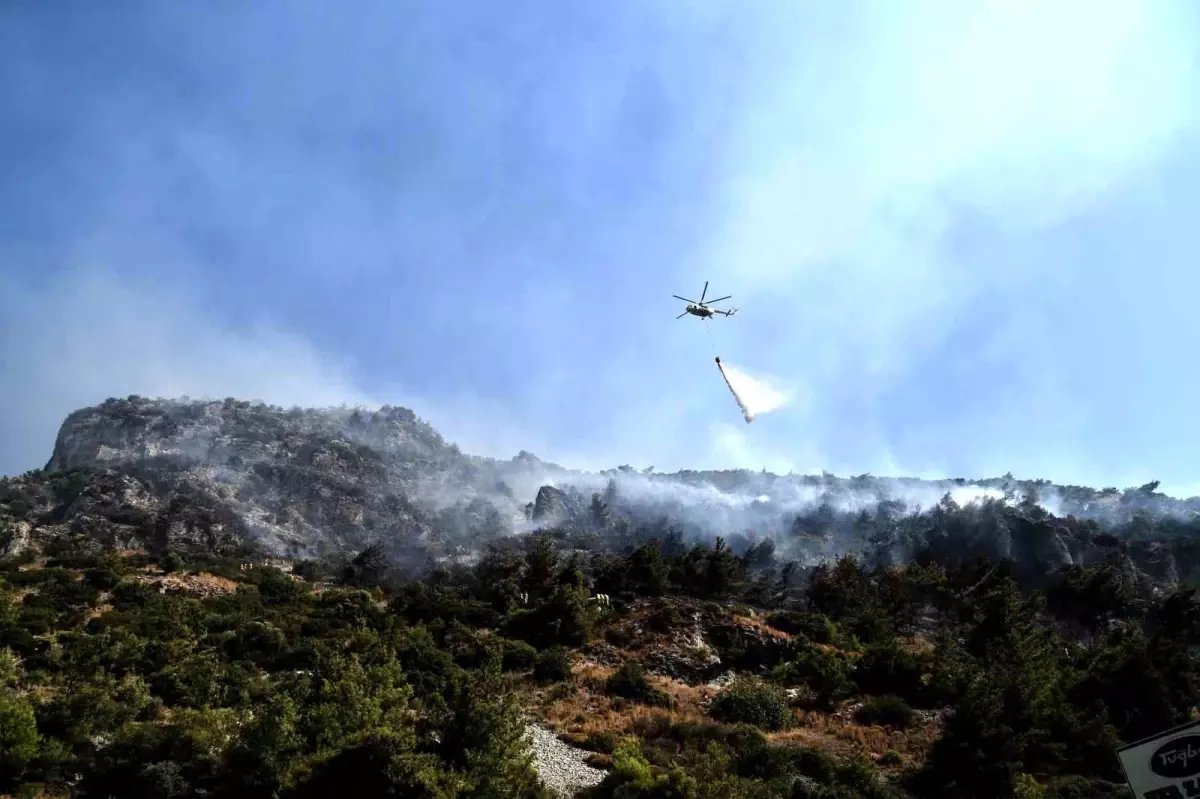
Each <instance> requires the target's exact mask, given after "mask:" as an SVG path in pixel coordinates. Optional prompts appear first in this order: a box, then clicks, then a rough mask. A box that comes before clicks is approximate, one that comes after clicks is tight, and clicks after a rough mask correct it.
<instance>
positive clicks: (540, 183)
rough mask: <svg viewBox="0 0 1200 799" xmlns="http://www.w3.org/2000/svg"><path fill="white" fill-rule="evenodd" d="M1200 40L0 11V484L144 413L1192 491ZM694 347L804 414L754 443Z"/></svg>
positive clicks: (646, 454) (1009, 26)
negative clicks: (65, 432) (705, 293)
mask: <svg viewBox="0 0 1200 799" xmlns="http://www.w3.org/2000/svg"><path fill="white" fill-rule="evenodd" d="M1198 15H1200V12H1198V11H1197V10H1196V6H1195V5H1194V4H1192V3H1189V2H1187V1H1186V0H1180V2H1176V3H1172V2H1133V1H1132V0H1131V1H1130V2H1124V1H1123V0H1112V1H1111V2H1106V3H1101V4H1096V3H1091V2H1051V0H1041V1H1040V2H1032V0H1029V1H1025V0H1016V1H1014V2H1010V3H996V2H977V3H973V2H963V1H962V0H945V2H941V1H940V0H920V2H913V3H895V2H891V0H877V1H876V2H841V3H827V2H817V1H816V0H814V1H813V2H807V3H802V2H790V1H789V2H783V1H782V0H781V2H764V3H756V4H752V5H751V6H749V7H747V6H746V5H745V4H734V3H731V2H730V3H726V2H717V0H713V2H708V3H695V2H684V1H683V0H656V1H654V2H637V3H634V2H627V3H609V4H596V3H585V2H567V1H565V0H563V1H560V2H553V3H548V2H543V3H536V4H535V3H531V2H508V3H491V2H462V3H452V4H446V3H432V2H409V3H394V2H382V1H381V2H348V3H340V4H337V5H336V7H335V6H332V5H330V4H328V3H317V2H308V1H307V0H289V2H258V3H253V4H248V3H236V2H213V3H206V4H203V7H201V6H200V5H196V6H189V5H188V4H179V3H151V2H144V3H137V2H124V3H108V4H104V6H103V8H101V7H100V6H98V5H97V4H95V3H87V2H67V1H66V0H63V2H57V3H53V4H51V3H39V2H33V1H32V0H30V1H29V2H20V1H18V2H10V3H6V4H4V6H3V10H0V74H3V75H4V76H5V79H4V80H3V81H0V176H3V179H2V180H0V347H2V349H0V353H2V358H0V388H2V389H3V391H2V392H0V403H3V407H0V441H2V442H3V445H2V446H0V472H8V473H11V472H17V471H20V470H22V469H25V468H29V467H33V466H39V465H41V464H43V463H44V462H45V460H46V459H47V458H48V456H49V452H50V449H51V446H52V444H53V438H54V434H55V432H56V430H57V427H58V424H59V422H60V421H61V419H62V417H63V416H64V415H65V414H66V413H68V412H69V411H70V410H72V409H74V408H77V407H80V406H83V405H89V404H93V403H96V402H99V401H102V400H103V399H105V398H106V397H109V396H124V395H127V394H130V393H138V394H143V395H150V396H158V395H166V396H178V395H189V396H193V397H200V396H214V397H224V396H227V395H235V396H239V397H243V398H247V399H262V400H265V401H268V402H275V403H280V404H287V405H290V404H301V405H324V404H338V403H342V402H346V403H391V404H401V405H408V406H411V407H413V408H414V409H415V410H416V411H417V412H418V413H419V414H421V415H422V416H424V417H426V418H427V419H429V420H430V421H432V422H433V423H434V424H435V425H437V426H438V427H439V429H441V430H442V431H443V433H444V434H445V435H447V437H449V438H451V439H453V440H455V441H457V442H458V443H460V445H461V446H463V447H464V448H465V449H468V450H471V451H475V452H479V453H481V454H490V455H499V456H504V457H507V456H510V455H512V454H515V453H516V452H517V451H518V450H520V449H528V450H531V451H533V452H536V453H538V454H539V455H542V456H543V457H546V458H549V459H553V460H557V461H559V462H562V463H566V464H572V465H580V466H584V467H591V468H601V467H607V466H612V465H616V464H618V463H630V464H633V465H635V466H639V467H644V466H650V465H654V466H655V467H656V468H657V469H659V470H668V469H674V468H687V467H693V468H712V467H716V468H722V467H750V468H760V467H762V466H764V465H765V466H767V467H768V468H772V469H774V470H777V471H787V470H788V469H795V470H797V471H812V470H820V469H828V470H830V471H834V472H836V473H840V474H847V473H854V474H857V473H862V472H872V473H875V474H917V475H923V476H942V475H949V476H964V477H976V476H990V475H996V474H1001V473H1003V472H1006V471H1012V472H1013V473H1015V474H1018V475H1021V476H1029V477H1047V478H1051V479H1055V480H1058V481H1065V482H1077V483H1087V484H1095V485H1110V484H1114V485H1120V486H1125V485H1131V484H1137V483H1140V482H1145V481H1146V480H1149V479H1153V478H1159V479H1162V480H1163V481H1164V488H1167V489H1170V490H1171V491H1172V492H1173V493H1183V494H1188V493H1200V473H1198V470H1197V466H1196V461H1195V453H1196V452H1197V451H1198V449H1200V421H1198V420H1197V414H1196V411H1195V408H1196V405H1197V402H1196V397H1197V396H1198V394H1200V368H1198V367H1197V366H1196V356H1195V353H1196V350H1197V343H1198V342H1200V314H1197V313H1196V306H1197V299H1196V298H1197V296H1198V289H1200V271H1197V268H1196V257H1195V251H1196V238H1197V220H1198V219H1200V203H1198V202H1197V200H1198V197H1200V124H1198V123H1200V117H1198V115H1197V110H1198V104H1200V91H1198V89H1200V85H1198V81H1197V79H1198V78H1200V59H1198V56H1200V19H1198ZM706 279H707V280H711V281H712V284H711V290H712V291H715V292H718V293H719V294H733V295H734V299H733V301H732V302H731V303H730V304H731V305H734V306H736V307H739V308H740V313H739V315H738V316H736V317H734V318H733V319H728V320H725V319H721V320H717V321H716V322H714V323H713V324H712V326H711V338H710V336H709V333H707V332H706V331H705V329H704V326H703V323H701V322H700V321H698V320H695V319H691V318H687V319H683V320H679V321H676V320H675V319H674V317H675V315H676V314H677V313H679V311H680V310H681V309H680V308H679V307H678V303H676V302H675V301H674V300H672V299H671V296H670V295H671V294H674V293H679V294H683V295H685V296H694V295H695V294H696V293H698V292H699V290H700V288H701V286H702V285H703V283H704V281H705V280H706ZM714 351H715V352H719V354H720V355H721V356H722V358H723V360H725V361H727V362H729V363H731V364H734V365H737V366H738V367H740V368H742V369H744V370H746V371H748V372H749V373H751V374H754V375H757V376H760V377H763V378H764V379H767V380H769V381H770V382H772V384H774V385H776V386H779V387H781V388H782V389H783V390H785V391H786V392H787V393H788V395H789V396H790V397H791V399H792V401H791V403H790V404H789V405H788V406H787V407H785V408H783V409H781V410H779V411H776V412H775V413H773V414H768V415H764V416H762V417H760V418H759V419H758V420H756V421H755V422H754V423H753V424H751V425H746V424H745V423H744V422H743V421H742V420H741V417H740V415H739V413H738V410H737V408H736V407H735V405H734V404H733V402H732V398H731V397H730V396H729V394H728V392H727V390H726V388H725V386H724V385H723V384H722V383H721V381H720V376H719V375H718V373H717V371H716V369H715V366H714V364H713V362H712V356H713V354H714Z"/></svg>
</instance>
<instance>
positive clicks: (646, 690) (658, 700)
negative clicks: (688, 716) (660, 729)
mask: <svg viewBox="0 0 1200 799" xmlns="http://www.w3.org/2000/svg"><path fill="white" fill-rule="evenodd" d="M604 692H605V693H606V694H608V695H609V696H619V697H621V698H622V699H628V700H629V701H631V702H639V703H641V704H643V705H652V706H654V707H670V706H671V697H669V696H667V695H666V694H665V693H663V692H662V691H660V690H659V689H657V688H655V687H654V686H653V685H651V684H650V683H649V682H647V681H646V674H645V672H644V671H642V667H641V666H640V665H638V664H637V663H635V662H633V661H630V662H628V663H626V664H625V665H623V666H621V668H619V669H617V670H616V671H615V672H614V673H613V675H612V676H611V677H609V678H608V680H607V681H606V682H605V683H604Z"/></svg>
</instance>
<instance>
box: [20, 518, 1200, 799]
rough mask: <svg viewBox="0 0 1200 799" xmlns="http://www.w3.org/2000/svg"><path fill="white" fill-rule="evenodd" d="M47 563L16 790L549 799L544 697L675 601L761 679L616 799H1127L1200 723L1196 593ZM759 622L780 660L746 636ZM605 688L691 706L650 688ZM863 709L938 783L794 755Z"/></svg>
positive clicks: (538, 552) (643, 749)
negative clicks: (934, 725) (529, 691)
mask: <svg viewBox="0 0 1200 799" xmlns="http://www.w3.org/2000/svg"><path fill="white" fill-rule="evenodd" d="M50 554H51V557H50V558H49V559H48V560H46V561H45V562H42V563H37V564H33V565H31V564H30V563H28V562H22V560H24V561H28V560H29V558H25V559H18V558H10V559H8V560H6V561H0V793H4V792H6V791H9V792H17V793H19V794H24V795H36V793H37V792H38V791H45V792H46V793H50V794H53V795H72V796H87V797H91V796H100V797H107V796H110V795H112V796H123V797H125V796H128V797H173V796H184V795H193V794H194V793H195V792H197V791H201V790H202V791H204V792H205V793H206V795H208V796H214V797H216V796H247V795H255V796H271V795H276V796H286V797H304V796H325V795H329V794H331V793H333V792H334V791H335V790H336V791H337V792H338V793H342V794H347V795H363V796H375V795H381V796H383V795H386V796H405V797H452V796H477V797H538V796H545V795H546V794H545V792H544V789H542V788H541V787H540V785H539V783H538V782H537V780H536V777H535V774H534V772H533V771H532V769H531V765H530V758H529V755H528V752H527V750H526V747H525V745H524V744H523V743H522V735H523V731H524V726H525V720H524V718H523V716H522V710H521V706H520V699H519V691H520V690H523V688H522V686H530V685H534V686H536V685H551V686H553V685H554V684H555V683H558V684H559V685H566V683H562V682H561V681H563V680H569V679H570V678H571V662H570V659H569V658H568V657H567V654H568V650H569V649H575V648H579V647H582V646H585V645H587V644H588V643H589V642H592V641H595V640H597V638H598V637H600V636H602V635H603V634H604V633H603V631H604V630H605V629H610V628H612V625H613V624H614V623H615V622H617V621H619V620H620V619H621V618H622V617H623V616H624V615H627V614H628V613H629V612H630V608H631V607H632V606H633V604H634V603H635V602H638V601H642V599H640V598H654V599H653V601H654V602H656V603H658V604H657V605H656V606H657V607H659V608H660V610H659V611H658V612H657V615H656V616H655V617H654V618H652V619H651V620H650V622H649V625H650V627H651V628H653V627H655V626H656V625H657V626H658V627H660V628H661V629H670V628H671V627H672V626H674V625H676V624H677V623H678V616H677V611H676V610H674V606H673V605H672V604H671V603H672V602H673V601H676V600H678V601H685V600H686V601H694V602H700V603H707V604H704V605H703V607H704V608H706V609H707V610H706V614H707V617H706V622H705V623H706V624H707V626H708V629H709V630H710V631H711V636H710V637H711V638H712V640H714V641H715V642H716V644H715V645H716V646H717V648H718V649H719V651H720V654H721V660H722V661H723V662H724V663H725V664H726V667H727V666H728V665H731V664H732V665H736V667H737V668H738V669H739V670H742V671H743V672H745V673H747V675H749V676H743V677H742V678H740V679H739V680H737V681H735V682H734V683H733V684H732V685H730V686H729V687H728V688H726V689H725V690H724V691H723V692H722V693H721V694H720V695H718V696H717V698H716V699H715V700H714V701H713V702H712V704H711V706H710V707H709V713H710V716H711V720H710V723H707V724H702V725H691V726H686V725H675V726H670V725H668V727H667V728H663V729H658V730H657V731H655V732H654V734H653V736H651V735H650V734H649V733H647V734H646V735H645V736H643V740H641V741H639V740H637V739H635V738H623V737H622V738H619V739H616V740H612V739H610V740H608V741H598V742H597V743H598V745H597V746H595V747H594V748H596V749H598V750H601V751H605V752H607V753H609V754H610V755H611V771H610V774H609V777H608V778H607V779H606V781H605V782H604V783H603V784H602V785H601V786H599V787H598V788H596V789H595V790H594V795H595V796H596V797H609V796H611V797H622V798H624V799H627V798H629V797H667V796H679V797H696V798H697V799H699V798H700V797H735V796H747V797H802V796H803V797H856V796H867V797H903V796H928V797H951V796H956V797H957V796H974V797H979V798H980V799H989V798H990V797H1009V796H1021V797H1032V796H1042V797H1064V798H1065V797H1085V796H1088V797H1096V796H1099V797H1104V796H1114V797H1115V796H1122V795H1125V789H1124V788H1123V787H1122V786H1121V774H1120V770H1119V767H1118V764H1117V760H1116V758H1115V755H1114V751H1113V750H1114V748H1115V747H1117V746H1118V745H1119V744H1120V743H1121V742H1122V741H1130V740H1134V739H1137V738H1140V737H1143V736H1145V735H1148V734H1152V733H1155V732H1157V731H1160V730H1162V729H1164V728H1167V727H1169V726H1172V725H1174V724H1177V723H1180V722H1183V721H1185V720H1187V719H1189V718H1191V717H1192V715H1193V714H1194V713H1195V707H1194V705H1195V704H1196V701H1197V693H1196V688H1197V683H1196V680H1197V662H1196V657H1195V655H1194V654H1193V653H1192V647H1194V646H1196V645H1197V644H1200V607H1198V606H1197V604H1196V602H1195V600H1194V598H1193V596H1192V594H1191V593H1190V592H1186V591H1177V592H1173V593H1169V594H1167V595H1163V596H1158V597H1154V596H1149V595H1147V594H1145V593H1144V592H1142V591H1141V590H1140V588H1139V586H1138V585H1136V584H1133V583H1131V581H1130V580H1129V579H1128V577H1127V576H1126V575H1123V574H1122V573H1121V572H1120V570H1118V569H1117V568H1115V567H1113V566H1108V565H1101V566H1091V567H1078V566H1075V567H1070V568H1068V569H1065V570H1063V571H1061V572H1059V573H1058V574H1057V575H1056V576H1055V578H1054V579H1053V580H1052V581H1051V582H1050V584H1049V585H1045V586H1041V587H1039V588H1036V589H1033V588H1031V587H1029V586H1027V585H1023V584H1022V583H1021V581H1020V580H1019V579H1018V578H1019V577H1020V575H1019V574H1017V573H1014V572H1013V571H1012V569H1011V568H1010V565H1009V564H1007V563H1006V562H1004V561H992V562H983V561H978V562H953V561H944V562H938V561H936V560H934V559H932V558H929V557H922V558H918V559H917V560H916V561H915V562H914V563H912V564H910V565H909V566H907V567H905V568H895V567H883V566H876V567H873V568H870V569H868V568H866V567H865V566H863V565H861V564H860V563H859V562H858V561H857V560H855V559H854V558H853V557H845V558H842V559H841V560H838V561H837V562H836V563H831V564H828V565H826V566H821V567H818V568H816V569H815V570H811V571H810V572H808V573H806V574H801V570H800V569H797V568H796V567H795V565H794V564H781V563H779V562H778V561H777V560H776V559H775V558H774V557H773V555H772V554H771V552H770V551H769V546H767V545H763V546H760V547H753V548H751V549H750V550H748V551H746V552H744V553H743V554H742V555H735V554H734V553H733V552H732V551H731V550H730V549H729V548H728V547H727V546H726V545H725V544H724V542H722V541H720V540H718V541H717V542H716V543H715V545H712V546H695V547H691V548H686V547H682V548H681V547H679V546H678V542H677V541H675V542H671V541H667V542H641V543H638V544H637V545H636V546H633V547H631V549H630V550H629V551H627V552H626V553H625V554H622V555H600V554H595V555H590V556H587V557H586V558H585V557H582V556H580V555H578V554H577V555H574V556H570V557H568V556H566V555H564V554H562V553H559V552H558V551H556V542H555V538H554V536H553V535H540V536H536V537H532V538H529V539H526V546H525V548H524V549H523V550H514V549H511V548H509V549H505V550H500V549H495V550H493V552H492V553H491V554H490V555H489V556H487V557H485V558H483V559H482V560H481V561H480V562H479V563H478V564H476V565H475V566H473V567H471V568H465V567H464V568H457V569H453V570H445V569H439V570H435V571H434V572H433V573H432V574H430V575H429V576H428V577H427V578H426V579H424V580H421V581H411V582H406V583H401V584H389V583H388V580H387V568H386V564H385V563H384V562H383V561H382V559H381V557H380V553H379V551H378V550H368V551H365V552H363V553H362V554H360V555H359V556H358V557H357V558H355V559H353V560H352V561H351V562H349V563H346V564H345V565H343V566H339V567H338V568H337V569H336V570H334V569H331V568H330V566H329V565H328V564H314V563H305V564H299V565H298V567H297V569H296V571H297V572H298V573H299V574H303V575H305V576H306V577H307V578H309V579H308V580H305V581H301V580H298V579H294V578H293V577H292V576H290V575H287V574H284V573H282V572H280V571H278V570H276V569H274V568H255V569H251V570H248V571H243V570H241V569H239V568H238V566H237V564H236V562H224V561H218V560H209V561H208V562H202V561H199V560H193V561H191V562H185V561H184V560H181V559H180V558H179V557H178V555H175V554H170V555H167V556H164V557H162V558H158V559H157V561H155V559H152V558H150V557H149V556H146V555H133V556H129V555H121V554H118V553H117V552H115V551H105V552H100V553H96V552H94V551H92V550H89V549H87V548H86V547H85V548H82V549H73V547H72V545H71V544H69V543H63V544H62V545H61V546H60V547H59V548H58V550H57V551H53V552H51V553H50ZM200 570H203V571H204V572H206V573H207V574H211V575H218V576H219V577H212V578H208V579H210V581H213V582H217V581H219V579H225V580H228V581H230V582H227V583H225V584H224V585H225V586H226V589H225V590H221V591H215V590H214V591H212V592H209V593H210V594H211V595H209V596H206V597H204V596H195V595H193V594H189V593H187V592H183V591H170V590H163V591H161V592H160V590H158V589H156V588H154V587H152V585H151V584H150V583H149V582H148V581H149V580H151V579H152V576H153V575H161V573H162V572H170V573H172V574H175V575H186V574H187V573H189V572H192V573H194V572H197V571H200ZM159 579H161V577H160V578H159ZM314 581H316V582H314ZM593 592H604V593H606V594H609V595H611V596H612V597H613V598H614V600H615V605H614V607H613V608H611V609H607V608H603V607H601V606H599V605H598V604H597V603H594V602H590V601H589V598H590V597H591V595H592V593H593ZM745 604H753V605H755V606H756V607H758V608H759V609H760V610H759V616H760V617H763V618H765V620H766V623H767V624H769V625H770V626H771V627H772V628H774V629H777V630H780V631H782V632H783V633H785V634H786V637H785V638H782V639H779V640H782V641H784V642H785V643H783V644H778V641H776V643H777V644H778V645H776V646H774V647H767V646H759V645H756V644H755V642H754V641H753V640H750V641H747V640H746V639H745V638H744V637H739V636H738V635H734V634H729V633H728V629H729V628H728V625H725V626H723V624H725V621H724V620H727V618H728V616H729V615H730V614H731V613H732V612H733V610H732V609H733V608H737V607H739V606H742V605H745ZM672 614H676V615H675V616H673V615H672ZM723 630H725V631H726V632H724V633H723V632H722V631H723ZM772 640H775V639H772ZM914 644H915V645H914ZM755 674H756V675H757V676H754V675H755ZM604 689H605V690H606V691H607V692H608V693H609V695H611V696H614V697H621V700H620V701H628V702H632V703H635V704H643V705H647V706H649V707H657V708H666V707H669V706H670V705H671V702H672V700H671V698H670V697H669V696H668V695H667V694H665V693H664V692H663V691H662V690H661V689H659V688H656V687H655V686H654V685H651V684H650V683H649V682H648V681H647V675H646V673H645V672H644V671H643V670H642V669H641V667H640V666H638V665H636V664H631V665H628V666H625V667H623V668H620V669H618V670H617V671H616V672H614V673H613V674H612V675H611V676H610V678H609V679H608V681H607V683H606V685H605V686H604ZM845 707H854V708H855V710H854V714H855V716H856V717H857V718H858V720H859V721H861V722H862V723H864V724H878V725H884V726H887V727H889V728H897V729H902V728H905V727H907V726H908V725H911V724H913V723H915V720H917V719H918V718H932V717H935V716H937V715H938V714H939V713H941V716H942V717H945V719H946V721H945V723H944V726H943V727H942V728H941V732H940V735H939V737H938V738H937V740H936V742H935V743H934V744H933V745H932V748H931V749H930V750H929V751H928V753H927V757H924V758H922V759H921V761H920V762H915V761H914V762H898V761H899V760H900V758H899V755H898V754H897V753H895V752H888V753H875V754H876V762H872V759H871V758H870V757H868V753H867V752H862V753H861V754H858V755H852V756H849V757H844V756H834V755H832V754H830V753H828V752H824V751H819V750H816V749H811V748H805V747H803V746H797V745H795V744H794V743H793V742H792V739H788V738H787V737H786V736H787V734H788V730H789V729H790V728H794V727H797V725H801V724H802V721H801V720H800V719H801V714H802V712H803V711H804V710H805V709H808V710H812V711H813V712H817V711H833V710H834V709H837V708H845ZM947 709H949V710H950V711H952V712H948V713H947V712H946V710H947ZM881 754H882V756H880V755H881Z"/></svg>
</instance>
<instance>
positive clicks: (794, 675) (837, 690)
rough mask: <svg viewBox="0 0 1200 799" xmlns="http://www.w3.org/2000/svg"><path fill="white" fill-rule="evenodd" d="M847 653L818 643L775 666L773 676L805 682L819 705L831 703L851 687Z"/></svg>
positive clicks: (824, 705) (786, 680)
mask: <svg viewBox="0 0 1200 799" xmlns="http://www.w3.org/2000/svg"><path fill="white" fill-rule="evenodd" d="M848 674H849V664H848V663H847V662H846V657H845V656H844V655H841V654H840V653H837V652H830V651H827V650H824V649H820V648H818V647H809V648H807V649H805V650H803V651H801V652H800V654H799V655H797V656H796V659H795V660H793V661H791V662H790V663H785V664H784V665H782V666H780V667H779V668H777V669H775V671H774V673H773V676H774V679H776V680H778V681H780V682H782V683H783V684H784V685H789V686H791V685H804V686H807V687H808V688H809V689H810V690H811V691H812V693H813V695H814V696H815V698H816V701H817V704H818V705H820V706H822V707H831V706H832V705H833V704H834V703H835V702H837V701H838V700H839V699H842V698H843V697H845V696H847V695H848V694H849V692H850V689H851V684H850V679H849V677H848V676H847V675H848Z"/></svg>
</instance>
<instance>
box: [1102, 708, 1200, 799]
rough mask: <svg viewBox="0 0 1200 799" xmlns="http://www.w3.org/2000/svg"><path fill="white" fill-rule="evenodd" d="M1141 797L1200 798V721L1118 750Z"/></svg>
mask: <svg viewBox="0 0 1200 799" xmlns="http://www.w3.org/2000/svg"><path fill="white" fill-rule="evenodd" d="M1117 757H1119V758H1120V759H1121V768H1122V769H1124V770H1125V780H1126V781H1127V782H1128V783H1129V787H1130V789H1131V790H1132V791H1133V795H1134V796H1135V797H1137V799H1190V797H1200V721H1193V722H1191V723H1190V724H1184V725H1183V726H1181V727H1176V728H1175V729H1173V730H1167V731H1166V732H1160V733H1159V734H1158V735H1155V736H1154V737H1152V738H1146V739H1144V740H1141V741H1138V742H1136V743H1132V744H1129V745H1128V746H1124V747H1121V748H1120V749H1118V750H1117Z"/></svg>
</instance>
